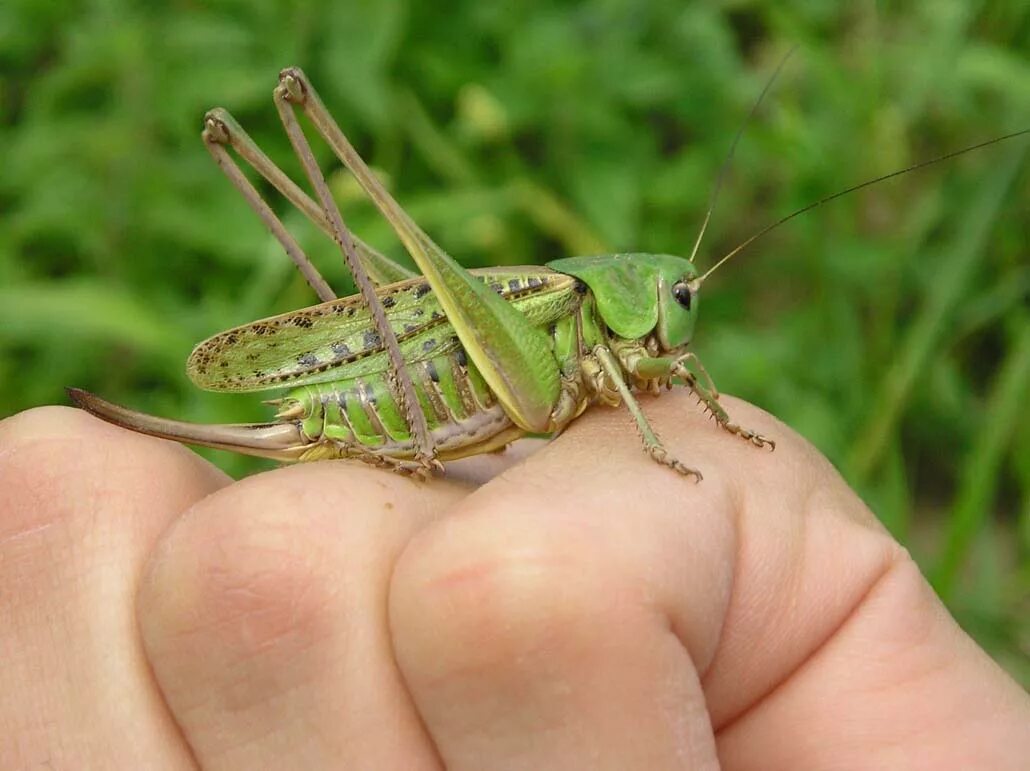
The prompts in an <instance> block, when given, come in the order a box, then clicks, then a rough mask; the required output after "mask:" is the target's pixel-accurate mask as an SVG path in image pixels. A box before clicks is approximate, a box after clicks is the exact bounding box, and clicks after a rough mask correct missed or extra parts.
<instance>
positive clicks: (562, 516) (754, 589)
mask: <svg viewBox="0 0 1030 771" xmlns="http://www.w3.org/2000/svg"><path fill="white" fill-rule="evenodd" d="M725 401H726V403H727V408H728V409H731V410H732V412H733V414H734V415H735V417H737V416H739V419H740V420H741V422H746V423H747V424H748V425H750V426H753V427H754V428H755V429H757V430H759V431H761V432H762V434H764V435H766V436H769V437H771V438H774V439H775V440H776V442H777V449H776V452H773V453H770V452H762V451H759V450H756V449H755V448H754V447H751V446H749V445H748V444H747V443H746V442H742V441H740V440H739V439H737V438H735V437H733V436H730V435H728V434H727V433H725V432H724V431H721V430H720V429H718V427H717V426H715V425H714V423H712V422H711V421H710V420H708V419H706V417H705V416H704V415H703V414H702V413H701V411H700V410H698V409H697V407H696V404H695V402H694V400H693V399H692V398H691V397H690V396H689V394H687V393H686V392H685V391H674V392H671V393H668V394H665V395H663V397H662V398H661V399H652V398H649V397H646V396H645V397H642V399H641V404H642V406H643V408H644V409H645V410H646V411H647V413H648V415H649V417H650V418H651V420H652V422H653V424H654V426H655V428H656V430H657V431H658V433H659V434H660V435H661V437H662V439H663V440H664V441H665V443H666V444H667V445H668V446H669V448H670V450H671V451H673V452H674V453H676V455H677V456H678V457H680V458H682V459H683V460H684V462H686V463H688V464H689V465H691V466H693V467H697V468H699V469H700V470H702V471H703V473H704V481H703V482H701V483H699V484H698V483H695V482H694V481H693V480H691V479H689V478H684V477H682V476H679V475H676V474H672V473H670V472H669V470H668V469H666V468H663V467H661V466H659V465H658V464H655V463H653V462H652V461H651V460H650V459H649V458H647V457H646V456H645V455H644V454H643V453H641V452H640V449H639V440H638V438H637V437H636V436H635V431H634V427H633V422H632V419H631V418H630V417H629V416H628V415H627V414H626V413H625V412H624V411H619V410H604V409H598V410H593V411H590V412H589V413H588V414H587V415H585V416H584V417H583V418H581V419H580V420H578V421H576V422H575V423H574V424H573V425H572V426H571V427H570V428H569V429H568V430H567V431H566V432H565V433H564V434H562V435H561V436H560V437H558V438H557V439H556V440H555V441H553V442H551V443H547V444H543V443H539V442H538V443H525V444H520V445H517V446H516V447H514V448H512V449H510V450H509V451H507V452H506V453H504V454H503V455H490V456H485V457H481V458H474V459H469V460H464V461H457V462H455V463H454V464H451V465H450V466H449V467H448V472H447V475H446V476H445V477H443V478H440V479H434V480H432V481H431V482H428V483H427V482H420V481H417V480H413V479H410V478H405V477H401V476H399V475H396V474H390V473H388V472H383V471H379V470H375V469H369V468H366V467H364V466H363V465H361V464H356V463H348V462H345V461H324V462H316V463H311V464H304V465H300V466H294V467H289V468H283V469H278V470H275V471H270V472H267V473H263V474H258V475H256V476H253V477H250V478H248V479H245V480H242V481H240V482H236V483H233V482H231V480H229V479H228V478H226V477H225V476H224V475H223V474H222V473H221V472H219V471H217V470H216V469H215V468H214V467H213V466H211V465H210V464H208V463H207V462H206V461H204V460H202V459H200V458H199V457H198V456H196V455H195V454H193V453H192V452H190V451H189V450H187V449H185V448H183V447H181V446H179V445H176V444H174V443H171V442H166V441H162V440H157V439H153V438H150V437H145V436H141V435H136V434H133V433H130V432H127V431H124V430H121V429H118V428H116V427H114V426H110V425H108V424H105V423H102V422H101V421H99V420H96V419H94V418H92V417H90V416H88V415H86V414H84V413H82V412H80V411H78V410H71V409H66V408H43V409H38V410H33V411H30V412H27V413H23V414H21V415H16V416H14V417H12V418H9V419H7V420H6V421H3V422H2V423H0V618H2V619H3V623H2V624H0V660H2V661H3V666H2V667H0V736H4V737H7V740H5V741H4V742H0V768H34V767H43V766H49V767H54V768H73V767H74V768H86V767H89V768H144V767H146V768H170V769H175V768H184V769H188V768H198V767H199V768H204V769H237V768H239V769H244V768H246V769H253V768H289V767H302V768H376V769H387V768H405V769H421V768H425V769H433V768H442V767H447V768H453V769H464V768H470V769H471V768H475V769H482V768H491V769H508V768H511V769H517V768H527V769H529V768H534V769H536V768H584V767H590V768H613V769H615V768H618V769H625V768H655V769H662V768H670V769H673V768H691V769H700V768H716V767H721V768H725V769H765V770H769V769H773V770H775V769H797V768H841V769H844V768H891V769H899V768H900V769H904V768H935V769H951V768H954V769H967V768H990V769H1006V768H1012V769H1017V768H1022V767H1025V766H1024V763H1025V759H1026V758H1027V757H1030V699H1028V697H1027V695H1026V694H1025V693H1024V692H1023V691H1022V690H1021V689H1020V688H1019V687H1018V686H1017V685H1016V684H1015V683H1014V682H1013V681H1012V680H1011V679H1009V678H1008V677H1007V676H1006V675H1005V674H1004V673H1003V672H1002V671H1001V670H1000V669H999V668H998V667H997V666H996V665H995V664H994V663H993V662H992V661H991V660H990V658H989V657H988V656H987V655H986V654H985V653H984V652H983V651H982V650H981V649H979V648H978V647H977V646H976V645H975V644H974V643H973V642H972V641H971V640H970V639H969V638H968V637H967V636H966V635H965V633H963V632H962V631H961V630H960V629H959V628H958V627H957V625H956V624H955V623H954V621H953V620H952V619H951V617H950V616H949V615H948V614H947V612H946V611H945V610H944V608H943V607H942V606H941V604H940V603H939V602H938V601H937V599H936V597H935V596H934V595H933V593H932V591H931V590H930V588H929V587H928V585H927V584H926V583H925V581H924V580H923V578H922V577H921V575H920V574H919V572H918V570H917V569H916V568H915V566H914V564H913V563H912V561H911V560H910V558H909V557H908V555H907V553H906V552H905V551H904V550H903V549H902V548H901V547H900V546H899V545H898V544H897V543H896V542H894V541H893V540H892V539H891V538H890V536H889V535H888V534H887V533H886V532H885V531H884V529H883V528H882V527H881V526H880V525H879V524H878V522H877V521H876V519H875V518H874V516H873V515H872V514H871V513H870V512H869V510H868V509H867V508H866V507H865V506H864V505H863V504H862V502H861V501H860V500H859V499H858V498H857V497H856V496H855V494H854V493H853V492H852V491H851V490H850V489H849V488H848V487H847V486H846V485H845V484H844V482H843V481H842V480H841V479H840V477H839V476H838V474H837V473H836V471H835V470H834V469H833V468H832V466H831V465H830V464H829V463H828V462H827V461H826V460H825V458H823V457H822V456H821V455H819V454H818V453H817V452H816V451H815V450H814V449H813V448H812V447H811V446H810V445H808V444H807V443H806V442H805V441H804V440H802V439H801V438H800V437H798V436H797V435H796V434H794V433H793V432H791V431H790V429H788V428H787V427H786V426H784V425H782V424H780V423H778V422H777V421H776V420H775V419H774V418H772V417H770V416H769V415H767V414H765V413H763V412H761V411H760V410H758V409H756V408H754V407H752V406H750V405H748V404H746V403H744V402H741V401H739V400H735V399H732V398H730V397H726V398H725ZM11 738H13V741H10V739H11Z"/></svg>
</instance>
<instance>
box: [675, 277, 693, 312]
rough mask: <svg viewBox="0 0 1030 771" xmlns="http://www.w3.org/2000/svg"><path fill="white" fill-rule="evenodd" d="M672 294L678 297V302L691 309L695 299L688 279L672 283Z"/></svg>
mask: <svg viewBox="0 0 1030 771" xmlns="http://www.w3.org/2000/svg"><path fill="white" fill-rule="evenodd" d="M672 296H673V297H675V298H676V302H678V303H679V304H680V305H682V306H683V307H684V308H686V309H687V310H688V311H689V310H690V303H691V301H692V300H693V299H694V293H693V292H692V291H690V286H689V285H688V284H687V282H686V281H677V282H676V283H675V284H673V285H672Z"/></svg>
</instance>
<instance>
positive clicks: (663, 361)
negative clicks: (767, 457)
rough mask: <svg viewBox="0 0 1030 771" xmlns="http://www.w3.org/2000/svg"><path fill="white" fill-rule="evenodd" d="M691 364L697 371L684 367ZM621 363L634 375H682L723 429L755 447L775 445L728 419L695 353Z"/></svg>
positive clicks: (659, 376)
mask: <svg viewBox="0 0 1030 771" xmlns="http://www.w3.org/2000/svg"><path fill="white" fill-rule="evenodd" d="M688 362H689V363H691V364H693V365H694V367H695V369H696V370H697V372H692V371H691V370H689V369H687V366H686V365H687V363H688ZM623 363H624V365H625V366H626V368H627V369H629V370H630V371H631V372H633V374H634V375H636V376H637V377H640V378H664V377H681V378H683V380H684V381H686V384H687V386H688V387H689V388H690V390H691V391H693V392H694V394H695V395H696V396H697V398H698V399H700V400H701V403H702V404H703V405H704V406H705V409H707V410H708V411H709V412H710V413H711V414H712V417H713V418H715V420H716V422H717V423H718V424H719V425H720V426H722V428H724V429H725V430H726V431H729V432H730V433H731V434H735V435H737V436H739V437H741V438H742V439H746V440H747V441H749V442H751V444H753V445H755V447H768V448H769V449H771V450H775V449H776V442H774V441H773V440H772V439H768V438H766V437H764V436H762V435H761V434H759V433H757V432H756V431H751V430H750V429H747V428H742V427H741V426H739V425H738V424H736V423H734V422H733V421H732V420H730V415H729V413H728V412H726V410H725V409H723V406H722V405H721V404H720V403H719V392H718V391H716V390H715V384H714V383H713V382H712V378H711V377H709V375H708V372H707V371H706V370H705V368H704V367H703V366H702V365H701V362H700V361H699V360H698V358H697V356H695V355H694V354H693V353H685V354H683V355H682V356H678V357H675V358H673V357H671V356H652V357H639V356H636V357H633V358H632V359H630V360H627V361H624V362H623Z"/></svg>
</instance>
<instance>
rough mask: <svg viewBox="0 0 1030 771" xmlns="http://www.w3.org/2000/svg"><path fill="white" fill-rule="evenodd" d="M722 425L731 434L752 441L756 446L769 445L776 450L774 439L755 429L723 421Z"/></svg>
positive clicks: (772, 449) (770, 448)
mask: <svg viewBox="0 0 1030 771" xmlns="http://www.w3.org/2000/svg"><path fill="white" fill-rule="evenodd" d="M722 427H723V428H725V429H726V430H727V431H729V432H730V433H731V434H736V435H737V436H739V437H740V438H741V439H744V440H746V441H748V442H751V444H753V445H754V446H755V447H768V448H769V450H770V451H775V450H776V442H774V441H773V440H772V439H770V438H768V437H766V436H762V435H761V434H759V433H757V432H755V431H749V430H748V429H746V428H741V427H740V426H738V425H737V424H735V423H723V424H722Z"/></svg>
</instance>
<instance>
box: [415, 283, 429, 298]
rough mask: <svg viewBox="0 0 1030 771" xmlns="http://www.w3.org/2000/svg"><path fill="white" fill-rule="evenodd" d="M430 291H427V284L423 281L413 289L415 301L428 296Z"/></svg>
mask: <svg viewBox="0 0 1030 771" xmlns="http://www.w3.org/2000/svg"><path fill="white" fill-rule="evenodd" d="M430 291H431V290H430V289H429V284H428V283H426V282H424V281H423V282H422V283H421V284H419V285H418V286H416V287H415V292H414V295H415V299H416V300H419V299H421V298H423V297H425V296H426V295H427V294H429V292H430Z"/></svg>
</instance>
